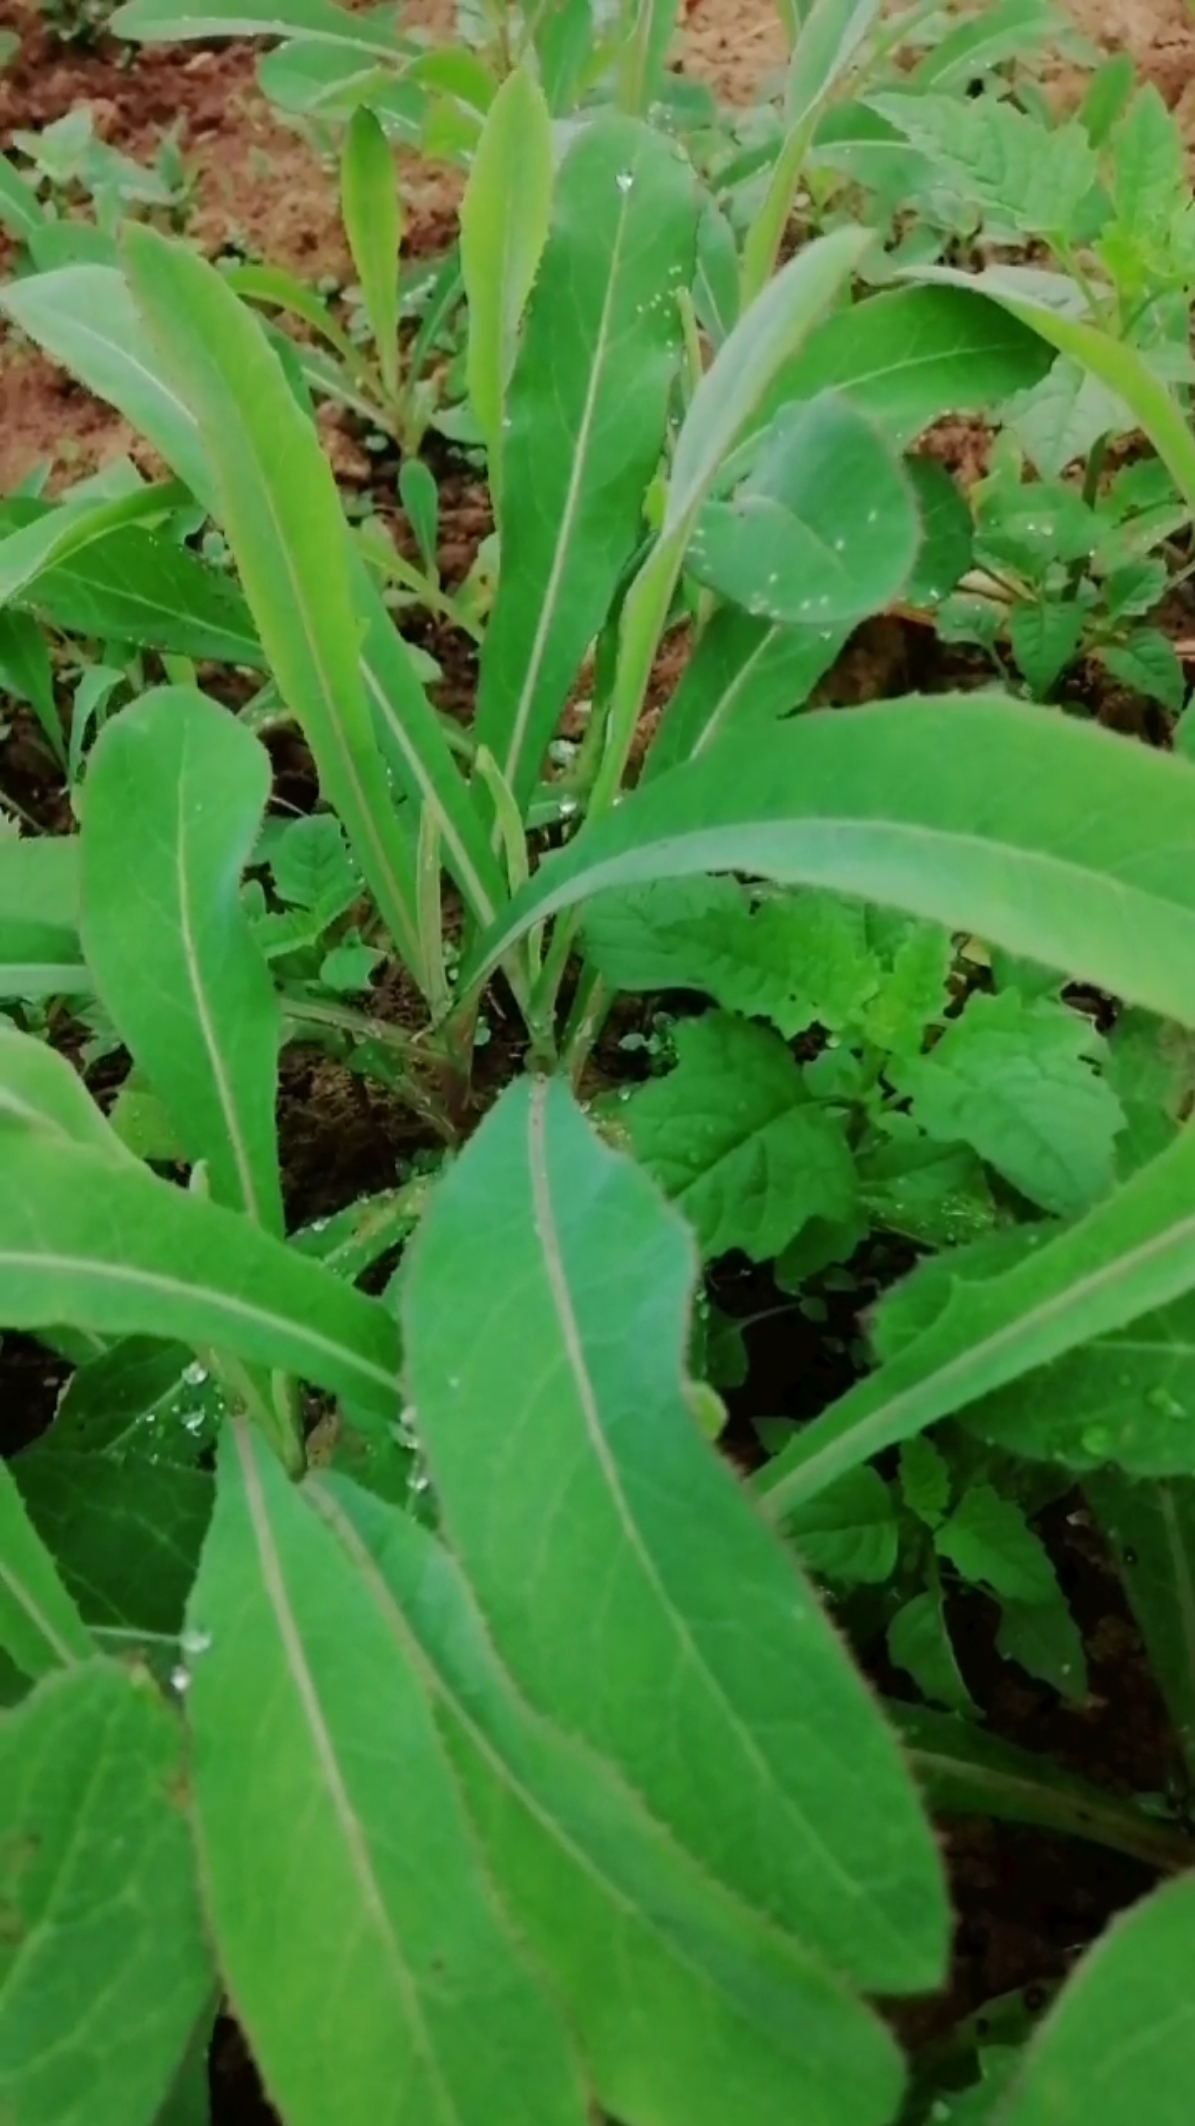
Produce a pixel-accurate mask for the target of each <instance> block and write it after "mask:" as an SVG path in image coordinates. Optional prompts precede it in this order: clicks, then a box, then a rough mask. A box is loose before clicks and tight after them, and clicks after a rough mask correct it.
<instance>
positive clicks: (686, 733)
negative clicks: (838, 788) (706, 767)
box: [643, 606, 846, 778]
mask: <svg viewBox="0 0 1195 2126" xmlns="http://www.w3.org/2000/svg"><path fill="white" fill-rule="evenodd" d="M845 641H846V631H845V630H843V629H832V628H808V627H804V628H793V627H778V626H777V625H776V624H775V623H774V622H772V621H767V620H754V619H752V617H751V615H750V613H744V612H739V611H737V610H736V609H735V608H734V607H733V606H722V607H720V608H719V609H718V611H717V612H715V614H714V616H713V618H712V620H711V621H710V623H709V625H708V627H706V628H705V629H704V630H703V632H702V634H701V636H700V638H699V640H698V642H697V645H696V647H695V649H694V650H693V653H692V655H691V656H690V657H689V658H688V660H687V662H686V664H685V668H684V671H683V672H682V673H681V677H680V683H679V685H678V686H677V688H676V691H675V693H674V694H673V695H672V697H671V699H670V700H669V702H668V704H667V706H666V707H665V710H664V713H663V716H662V717H661V718H660V722H659V724H658V726H657V728H656V732H655V736H654V737H653V739H652V741H651V750H650V751H649V753H648V756H647V759H646V761H645V762H644V768H643V773H644V777H645V778H651V777H654V776H656V775H658V774H660V773H661V772H662V771H663V770H664V769H665V768H672V767H675V766H676V765H677V764H678V763H679V762H680V761H682V760H688V759H689V758H690V757H691V755H693V754H695V753H701V752H703V751H704V750H705V748H706V746H708V745H710V744H712V742H713V740H714V739H715V738H718V737H721V736H722V735H723V734H724V733H726V732H729V731H740V730H744V729H748V728H749V729H751V730H752V731H753V732H758V734H759V738H760V741H761V742H762V740H763V739H764V737H765V735H766V730H767V726H768V725H769V724H771V723H774V722H776V721H777V720H778V719H779V718H780V717H781V716H787V715H789V714H790V713H791V712H792V710H794V709H799V708H801V707H803V705H804V703H805V702H806V701H807V700H808V698H809V695H810V693H811V692H812V690H813V688H814V687H815V686H816V685H817V683H818V680H819V679H821V678H822V677H823V676H824V674H825V673H826V672H828V671H829V669H830V667H831V665H832V664H833V663H834V661H835V659H836V658H837V656H838V654H839V651H840V650H841V649H842V648H843V646H844V644H845Z"/></svg>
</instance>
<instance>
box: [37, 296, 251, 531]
mask: <svg viewBox="0 0 1195 2126" xmlns="http://www.w3.org/2000/svg"><path fill="white" fill-rule="evenodd" d="M0 310H2V311H3V312H4V313H5V314H6V316H8V317H10V318H11V319H12V321H13V323H14V324H15V325H19V326H20V328H21V331H22V332H25V333H27V334H28V335H29V338H30V339H31V340H33V341H35V343H36V344H37V346H39V347H42V348H44V349H45V351H46V353H47V354H49V355H52V356H53V358H54V360H55V361H56V362H61V363H62V365H63V367H64V368H66V369H69V370H70V372H71V374H72V376H77V377H78V378H79V380H80V382H81V383H83V384H86V386H87V388H88V390H89V391H94V392H95V394H96V397H97V398H101V399H106V400H107V402H108V404H109V405H111V406H115V407H116V408H117V410H118V411H119V412H120V413H123V414H124V415H125V417H126V419H128V420H129V421H131V422H132V424H133V426H134V428H136V429H137V430H138V431H139V433H140V434H141V435H143V436H145V438H146V439H147V441H148V442H150V443H152V444H153V446H154V448H155V450H157V451H159V452H160V453H161V455H162V457H163V458H165V460H166V463H167V464H168V465H170V466H172V467H173V469H174V471H175V472H176V473H177V474H178V476H179V478H180V480H185V481H186V484H187V486H188V487H189V488H190V489H191V492H192V493H193V494H194V495H196V496H197V497H198V498H199V500H200V501H201V502H204V503H206V504H207V505H208V506H209V507H211V505H212V501H213V496H212V483H211V475H210V472H209V470H208V464H207V459H206V456H205V454H204V450H203V446H202V444H201V443H200V440H199V430H198V428H197V427H196V424H195V420H194V416H193V415H192V413H191V411H190V409H189V408H188V407H187V406H186V405H185V404H184V403H183V400H182V398H181V397H180V395H179V393H178V392H177V391H176V390H175V389H174V388H173V387H172V385H171V384H170V382H169V381H168V380H166V379H165V378H164V377H163V376H162V374H161V372H160V368H159V365H158V363H157V362H155V361H153V360H152V359H151V357H150V353H149V350H148V349H147V347H146V344H145V328H144V326H143V324H142V322H141V319H140V318H139V317H138V315H137V310H136V306H135V305H134V302H133V299H132V296H131V295H130V293H129V290H128V288H127V286H126V284H125V280H124V276H123V274H121V273H119V272H118V271H117V269H116V267H115V266H60V267H59V268H58V269H57V271H55V272H53V273H31V274H28V275H27V276H26V278H25V279H24V280H19V281H10V282H9V284H8V285H7V287H5V288H2V289H0Z"/></svg>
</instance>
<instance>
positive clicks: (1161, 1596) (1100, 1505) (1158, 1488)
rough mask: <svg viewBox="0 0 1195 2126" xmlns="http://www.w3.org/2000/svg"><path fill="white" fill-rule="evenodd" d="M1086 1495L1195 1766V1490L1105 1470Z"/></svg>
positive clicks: (1194, 1485)
mask: <svg viewBox="0 0 1195 2126" xmlns="http://www.w3.org/2000/svg"><path fill="white" fill-rule="evenodd" d="M1083 1488H1084V1490H1085V1492H1086V1494H1087V1497H1088V1499H1089V1500H1090V1502H1091V1505H1092V1506H1093V1508H1094V1509H1095V1514H1096V1518H1097V1520H1098V1521H1099V1523H1100V1526H1101V1527H1102V1528H1103V1530H1104V1533H1105V1535H1106V1536H1107V1537H1108V1539H1109V1541H1110V1542H1111V1544H1112V1546H1113V1548H1114V1550H1115V1553H1116V1561H1117V1564H1118V1566H1119V1568H1120V1576H1121V1579H1122V1580H1123V1582H1124V1589H1125V1593H1126V1594H1127V1595H1128V1598H1129V1603H1130V1606H1131V1608H1132V1611H1133V1615H1134V1617H1135V1618H1136V1620H1137V1624H1138V1626H1139V1628H1140V1632H1141V1636H1142V1638H1143V1639H1144V1641H1145V1645H1146V1651H1147V1653H1148V1655H1149V1665H1150V1667H1151V1669H1152V1670H1153V1673H1154V1675H1155V1676H1156V1677H1157V1680H1158V1682H1159V1683H1160V1684H1161V1687H1162V1690H1163V1691H1164V1693H1165V1696H1166V1703H1167V1705H1168V1707H1169V1709H1170V1717H1171V1719H1172V1720H1173V1722H1174V1727H1175V1732H1176V1734H1177V1736H1178V1740H1179V1744H1180V1746H1181V1749H1182V1752H1183V1755H1184V1757H1185V1758H1186V1761H1187V1763H1188V1765H1192V1764H1195V1483H1193V1482H1192V1481H1191V1479H1190V1478H1189V1477H1188V1478H1186V1479H1185V1480H1184V1479H1180V1480H1179V1481H1178V1482H1176V1483H1169V1484H1135V1483H1133V1482H1132V1480H1131V1479H1130V1478H1129V1477H1126V1476H1124V1475H1122V1473H1121V1471H1120V1470H1119V1469H1101V1470H1100V1471H1099V1473H1098V1475H1095V1476H1091V1477H1088V1479H1087V1482H1086V1484H1085V1485H1084V1487H1083Z"/></svg>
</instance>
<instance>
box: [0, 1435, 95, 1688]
mask: <svg viewBox="0 0 1195 2126" xmlns="http://www.w3.org/2000/svg"><path fill="white" fill-rule="evenodd" d="M0 1646H2V1647H3V1649H4V1651H5V1652H6V1653H8V1654H11V1656H12V1658H13V1660H14V1661H15V1662H16V1664H17V1667H18V1668H19V1669H21V1670H23V1672H24V1673H25V1675H27V1676H33V1677H37V1676H44V1675H47V1674H49V1673H51V1672H52V1671H53V1670H54V1669H56V1668H70V1667H71V1666H73V1664H74V1663H75V1662H77V1661H86V1660H87V1659H88V1658H89V1656H90V1655H92V1654H93V1653H94V1652H95V1645H94V1642H93V1640H92V1638H91V1636H90V1633H89V1632H88V1631H87V1629H86V1627H85V1625H84V1623H83V1620H82V1618H81V1617H80V1615H79V1612H78V1610H77V1609H76V1607H75V1605H74V1602H73V1601H72V1600H71V1597H70V1595H69V1594H68V1593H67V1591H66V1589H65V1587H64V1586H63V1584H62V1581H61V1579H60V1578H59V1575H58V1569H57V1567H56V1565H55V1563H54V1559H53V1558H52V1557H51V1555H50V1552H49V1551H48V1550H47V1548H46V1545H45V1543H44V1541H43V1539H42V1537H41V1536H40V1535H39V1534H38V1532H37V1529H36V1528H35V1526H34V1524H33V1522H32V1520H31V1519H30V1517H29V1512H28V1509H27V1507H26V1505H25V1502H24V1500H23V1499H22V1497H21V1493H20V1491H19V1489H18V1487H17V1483H16V1480H15V1478H14V1476H13V1474H12V1471H11V1469H10V1468H9V1466H8V1464H7V1463H4V1464H0Z"/></svg>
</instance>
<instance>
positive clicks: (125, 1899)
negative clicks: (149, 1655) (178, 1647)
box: [0, 1661, 213, 2126]
mask: <svg viewBox="0 0 1195 2126" xmlns="http://www.w3.org/2000/svg"><path fill="white" fill-rule="evenodd" d="M184 1777H185V1773H184V1763H183V1729H182V1723H181V1721H180V1720H178V1719H177V1718H176V1717H175V1715H174V1714H173V1713H172V1712H171V1711H170V1710H169V1709H168V1708H167V1707H166V1706H165V1705H164V1704H163V1703H162V1700H161V1699H160V1697H159V1696H158V1693H157V1691H156V1689H155V1687H154V1685H153V1683H152V1682H151V1681H150V1678H149V1677H148V1676H147V1675H146V1673H145V1672H144V1670H142V1669H134V1670H130V1669H128V1668H125V1667H123V1666H120V1665H117V1664H116V1663H115V1662H113V1663H107V1662H100V1661H95V1662H88V1663H87V1664H86V1665H84V1666H82V1667H79V1668H76V1669H73V1670H72V1671H71V1672H70V1673H69V1674H66V1675H59V1676H53V1677H48V1678H47V1679H46V1680H45V1681H44V1682H43V1683H42V1684H40V1685H39V1687H38V1689H37V1690H35V1691H34V1692H33V1694H32V1695H31V1696H30V1697H28V1698H26V1699H25V1700H24V1702H23V1703H22V1704H21V1705H19V1706H18V1707H16V1709H15V1710H13V1711H9V1712H6V1713H4V1715H3V1716H2V1718H0V1792H3V1794H4V1831H5V1839H4V1852H3V1860H2V1861H0V1895H2V1897H3V1903H4V1909H5V1920H6V1924H5V1929H4V1941H3V1946H2V1948H0V2110H2V2111H3V2114H4V2116H5V2118H6V2119H11V2120H13V2121H14V2126H154V2122H155V2121H156V2119H157V2117H158V2112H159V2107H160V2106H161V2104H162V2102H163V2101H164V2099H165V2097H166V2096H167V2094H168V2092H169V2089H170V2084H171V2081H172V2079H173V2076H174V2072H175V2069H176V2067H177V2066H178V2063H179V2060H180V2058H181V2056H182V2054H183V2052H184V2050H185V2048H186V2045H187V2041H188V2039H189V2037H190V2035H191V2032H192V2030H193V2028H194V2026H195V2024H196V2022H197V2021H198V2019H199V2015H200V2012H201V2010H202V2009H203V2006H204V2004H205V2001H206V1999H207V1997H208V1995H209V1993H210V1991H211V1988H212V1981H213V1974H212V1968H211V1961H210V1958H209V1955H208V1950H207V1944H206V1942H205V1939H204V1930H203V1924H202V1919H201V1915H200V1908H199V1892H198V1887H197V1885H196V1880H195V1857H194V1853H193V1850H192V1845H191V1835H190V1831H189V1829H188V1826H187V1820H186V1816H185V1813H184V1808H183V1793H184V1786H183V1782H184Z"/></svg>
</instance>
